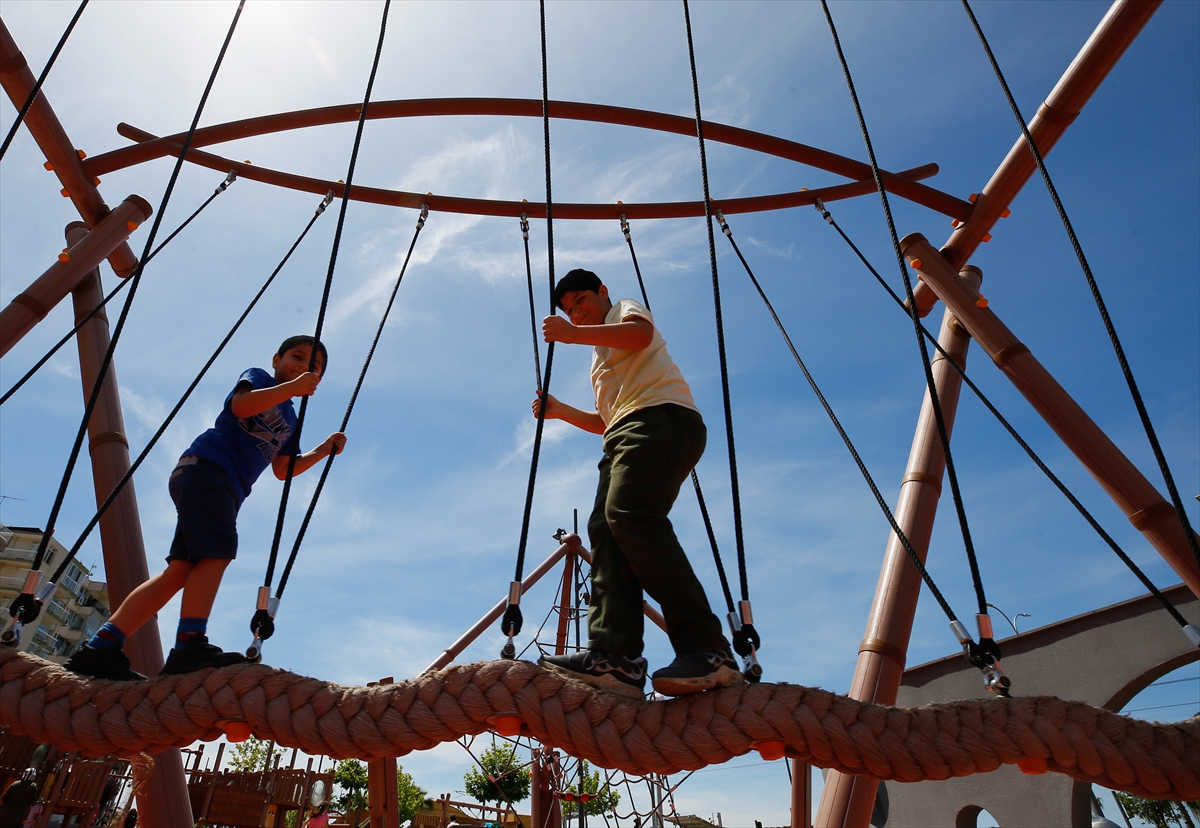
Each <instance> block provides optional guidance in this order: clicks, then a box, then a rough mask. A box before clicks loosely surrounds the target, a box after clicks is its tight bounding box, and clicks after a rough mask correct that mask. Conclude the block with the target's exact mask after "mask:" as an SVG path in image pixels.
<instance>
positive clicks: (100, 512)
mask: <svg viewBox="0 0 1200 828" xmlns="http://www.w3.org/2000/svg"><path fill="white" fill-rule="evenodd" d="M332 200H333V194H332V193H330V194H329V195H328V196H326V197H325V198H324V199H322V201H321V204H320V206H319V207H317V209H316V211H315V212H314V213H313V216H312V218H310V219H309V220H308V224H306V225H305V226H304V229H303V230H302V231H301V232H300V235H299V236H298V237H297V238H296V240H295V241H294V242H292V246H291V247H290V248H288V251H287V253H285V254H284V256H283V258H282V259H281V260H280V262H279V264H277V265H276V266H275V269H274V270H272V271H271V275H270V276H268V277H267V280H266V281H265V282H263V285H262V287H260V288H259V289H258V293H256V294H254V298H253V299H251V300H250V304H249V305H247V306H246V309H245V310H244V311H242V315H241V316H239V317H238V318H237V321H236V322H234V323H233V327H232V328H230V329H229V333H227V334H225V338H224V339H222V340H221V344H219V345H218V346H217V349H216V350H215V351H213V354H212V356H210V357H209V358H208V361H207V362H205V363H204V367H202V368H201V369H200V371H199V373H198V374H196V377H195V379H193V380H192V382H191V384H190V385H188V387H187V390H185V391H184V392H183V395H182V396H181V397H180V398H179V401H178V402H176V403H175V407H174V408H172V409H171V412H170V413H169V414H167V417H166V419H165V420H163V423H162V425H160V426H159V427H158V430H157V431H155V432H154V436H153V437H151V438H150V440H149V441H148V442H147V443H146V445H145V447H144V448H143V449H142V451H141V453H139V454H138V456H137V459H136V460H134V461H133V463H131V464H130V466H129V470H128V471H126V472H125V474H124V475H122V477H121V479H120V480H118V481H117V484H116V485H115V486H113V489H112V491H111V492H109V494H108V497H106V498H105V499H104V502H103V503H102V504H100V508H98V509H97V510H96V514H94V515H93V516H92V519H91V520H89V521H88V524H87V526H85V527H84V528H83V532H81V533H80V535H79V538H78V539H77V540H76V541H75V543H74V544H73V545H72V546H71V548H70V550H68V551H67V556H66V557H65V558H64V559H63V561H62V563H60V564H59V565H58V569H56V570H55V571H54V575H53V577H51V579H50V580H51V581H53V582H54V583H58V579H59V578H61V577H62V574H63V572H65V571H66V568H67V564H68V563H69V562H70V561H71V560H72V559H74V557H75V555H76V554H77V553H78V552H79V549H80V548H81V547H82V546H83V544H84V542H85V541H86V540H87V539H88V536H89V535H91V533H92V530H93V529H95V528H96V525H97V524H98V523H99V522H100V518H102V517H103V516H104V513H105V512H107V511H108V509H109V507H110V506H112V504H113V502H114V501H115V500H116V499H117V495H119V494H120V493H121V490H122V489H124V488H125V485H126V484H127V483H128V482H129V481H130V480H131V479H133V475H134V472H136V471H137V470H138V468H139V467H140V466H141V465H142V461H144V460H145V459H146V457H148V456H149V454H150V451H151V450H152V449H153V448H154V447H155V445H157V444H158V441H159V439H160V438H161V437H162V436H163V434H165V433H166V430H167V427H168V426H170V425H171V423H172V422H173V421H174V419H175V416H176V415H177V414H178V413H179V411H180V409H182V408H183V406H184V404H185V403H186V402H187V401H188V399H189V398H190V397H191V396H192V392H193V391H195V390H196V386H198V385H199V384H200V381H201V380H202V379H204V377H205V375H206V374H207V373H208V369H209V368H211V367H212V366H213V363H214V362H216V361H217V357H219V356H220V355H221V353H222V352H223V351H224V350H225V346H226V345H228V344H229V341H230V340H231V339H233V335H234V334H236V333H237V332H238V329H239V328H240V327H241V326H242V323H243V322H245V321H246V317H247V316H249V315H250V311H252V310H254V306H255V305H257V304H258V300H259V299H261V298H262V296H263V294H264V293H266V292H267V288H269V287H270V286H271V283H272V282H274V281H275V277H276V276H278V275H279V271H281V270H283V266H284V265H286V264H287V262H288V259H290V258H291V257H292V254H293V253H295V252H296V248H297V247H299V246H300V242H302V241H304V237H305V236H307V235H308V231H309V230H311V229H312V226H313V224H314V223H316V221H317V219H318V218H320V216H321V214H322V213H324V212H325V207H326V205H328V204H329V202H330V201H332Z"/></svg>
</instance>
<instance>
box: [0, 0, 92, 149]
mask: <svg viewBox="0 0 1200 828" xmlns="http://www.w3.org/2000/svg"><path fill="white" fill-rule="evenodd" d="M87 4H88V0H83V2H82V3H80V4H79V8H78V9H76V10H75V16H74V17H72V18H71V22H70V23H68V24H67V30H66V31H65V32H63V33H62V37H60V38H59V39H58V45H57V46H55V47H54V51H53V52H51V53H50V59H49V60H48V61H46V68H44V69H42V74H40V75H38V78H37V81H35V82H34V84H33V89H31V90H30V91H29V97H28V98H26V99H25V103H24V104H23V105H22V106H21V110H20V112H18V113H17V120H15V121H13V125H12V126H11V127H10V128H9V130H8V135H5V136H4V143H3V144H0V159H3V158H4V154H5V153H6V152H8V145H9V144H11V143H12V141H13V138H14V137H15V136H16V134H17V129H18V128H19V127H20V126H21V124H22V123H24V122H25V115H26V114H28V112H29V107H31V106H33V102H34V101H35V100H37V96H38V93H39V92H41V91H42V84H43V83H45V82H46V76H47V75H49V74H50V70H51V68H53V66H54V61H56V60H58V53H59V52H61V51H62V49H63V46H66V45H67V38H68V37H70V36H71V32H72V31H73V30H74V28H75V24H76V23H78V22H79V18H80V17H82V16H83V10H84V9H85V8H87Z"/></svg>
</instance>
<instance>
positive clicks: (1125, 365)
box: [962, 0, 1200, 567]
mask: <svg viewBox="0 0 1200 828" xmlns="http://www.w3.org/2000/svg"><path fill="white" fill-rule="evenodd" d="M962 4H963V8H965V9H966V10H967V16H968V17H970V18H971V25H972V26H974V27H975V33H976V34H977V35H979V41H980V42H981V43H982V44H983V48H984V51H986V52H987V56H988V61H989V62H990V63H991V64H992V70H993V71H994V72H995V73H996V79H997V80H999V81H1000V86H1001V87H1002V88H1003V89H1004V96H1005V97H1006V98H1008V105H1009V106H1010V107H1012V111H1013V115H1014V116H1016V119H1017V123H1018V124H1020V126H1021V133H1022V134H1023V135H1024V136H1025V142H1026V144H1028V146H1029V152H1030V153H1031V154H1032V155H1033V160H1034V161H1036V162H1037V167H1038V171H1039V172H1041V174H1042V180H1043V181H1045V182H1046V189H1047V190H1048V191H1049V193H1050V198H1052V199H1053V200H1054V208H1055V209H1056V210H1058V217H1059V218H1060V219H1061V220H1062V223H1063V227H1064V228H1066V231H1067V236H1068V238H1070V240H1071V247H1072V249H1074V251H1075V256H1076V258H1078V259H1079V266H1080V267H1081V268H1082V269H1083V275H1084V277H1085V278H1086V279H1087V284H1088V289H1089V290H1090V291H1091V293H1092V299H1093V300H1095V302H1096V309H1097V310H1099V311H1100V318H1101V319H1102V320H1103V321H1104V330H1105V331H1107V332H1108V338H1109V341H1110V342H1112V346H1113V351H1114V353H1116V355H1117V362H1118V363H1119V364H1120V366H1121V374H1122V375H1123V376H1124V377H1125V384H1126V385H1128V386H1129V393H1130V395H1131V396H1132V397H1133V404H1134V406H1135V407H1136V408H1137V412H1138V417H1139V418H1140V419H1141V421H1142V428H1143V429H1144V430H1145V432H1146V438H1147V439H1148V440H1149V441H1150V448H1152V449H1153V450H1154V459H1155V460H1157V461H1158V469H1159V471H1160V472H1162V476H1163V480H1164V481H1165V482H1166V484H1167V490H1168V491H1169V492H1170V493H1171V503H1172V505H1174V507H1175V514H1176V515H1177V516H1178V517H1179V522H1180V524H1182V526H1183V534H1184V536H1185V537H1186V538H1187V541H1188V545H1189V546H1190V547H1191V548H1192V555H1193V556H1195V558H1196V566H1198V567H1200V541H1198V540H1197V539H1196V533H1195V532H1194V531H1192V525H1191V522H1190V521H1189V520H1188V516H1187V510H1186V509H1185V508H1184V507H1183V499H1182V498H1181V497H1180V496H1179V489H1178V488H1177V487H1176V486H1175V477H1174V475H1172V474H1171V468H1170V466H1168V465H1167V456H1166V454H1164V453H1163V450H1162V445H1161V444H1160V443H1159V441H1158V434H1156V433H1155V431H1154V424H1153V423H1152V422H1151V421H1150V412H1149V411H1147V410H1146V403H1145V402H1144V401H1143V400H1142V392H1141V391H1139V390H1138V386H1137V380H1135V379H1134V377H1133V369H1131V368H1130V367H1129V361H1128V360H1127V359H1126V358H1125V349H1124V348H1122V347H1121V339H1120V337H1118V336H1117V329H1116V327H1115V326H1114V325H1113V321H1112V317H1110V316H1109V315H1108V307H1107V305H1105V303H1104V297H1103V296H1102V295H1101V294H1100V286H1099V285H1098V284H1096V277H1095V276H1093V275H1092V268H1091V266H1090V265H1089V264H1088V260H1087V256H1085V255H1084V253H1083V247H1082V246H1081V245H1080V244H1079V238H1078V237H1077V236H1076V235H1075V228H1074V226H1073V225H1072V224H1071V219H1070V218H1068V217H1067V211H1066V208H1064V207H1063V203H1062V200H1061V199H1060V198H1059V197H1058V190H1056V189H1055V187H1054V182H1053V181H1051V180H1050V173H1049V172H1048V171H1047V170H1046V162H1045V161H1044V160H1043V159H1042V154H1041V152H1039V151H1038V148H1037V144H1036V143H1034V140H1033V135H1032V134H1030V132H1029V125H1028V124H1026V123H1025V118H1024V116H1022V115H1021V110H1020V108H1019V107H1018V106H1017V101H1016V99H1015V98H1014V97H1013V93H1012V90H1011V89H1009V88H1008V82H1007V81H1006V80H1005V79H1004V73H1003V72H1001V71H1000V64H999V63H997V62H996V56H995V55H994V54H992V47H991V46H990V45H988V41H987V38H986V37H984V35H983V29H982V28H980V26H979V21H978V20H976V19H975V13H974V12H973V11H971V6H970V4H969V3H968V2H967V0H962Z"/></svg>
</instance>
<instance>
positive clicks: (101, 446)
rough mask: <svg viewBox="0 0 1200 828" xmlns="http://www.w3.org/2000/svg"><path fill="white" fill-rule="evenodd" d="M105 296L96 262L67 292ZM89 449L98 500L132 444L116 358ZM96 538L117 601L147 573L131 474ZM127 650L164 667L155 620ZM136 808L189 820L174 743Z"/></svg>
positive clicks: (71, 235) (96, 345)
mask: <svg viewBox="0 0 1200 828" xmlns="http://www.w3.org/2000/svg"><path fill="white" fill-rule="evenodd" d="M87 232H88V231H87V228H86V227H85V226H84V225H83V224H82V223H81V222H74V223H72V224H70V225H68V226H67V243H68V245H69V246H71V247H75V246H77V245H78V244H79V243H80V242H81V237H82V236H83V235H84V234H86V233H87ZM103 298H104V288H103V286H102V285H101V282H100V270H99V268H95V269H94V270H93V271H92V272H91V273H90V274H89V275H88V276H87V278H85V279H84V280H83V282H82V283H81V284H80V285H79V286H78V287H77V288H76V289H75V290H74V291H73V292H72V301H73V302H74V309H75V316H76V318H80V317H82V316H84V315H85V314H87V313H88V312H89V311H91V310H92V309H93V308H94V307H96V305H98V304H99V303H100V300H101V299H103ZM76 342H77V344H78V346H79V374H80V378H81V380H82V381H83V398H84V399H85V400H86V399H88V397H89V396H90V395H91V392H92V387H93V386H94V385H95V382H96V377H97V374H98V372H99V368H100V361H101V359H103V357H104V353H105V351H107V350H108V344H109V336H108V318H107V316H106V315H105V313H104V311H100V313H98V314H96V315H95V316H94V317H92V320H91V321H90V322H88V323H87V324H86V325H84V326H83V327H82V328H80V329H79V333H78V334H76ZM88 450H89V454H90V455H91V460H92V481H93V485H94V489H95V493H96V504H97V505H99V504H100V503H102V502H103V501H104V500H105V499H107V498H108V495H109V493H110V492H111V491H112V490H113V488H114V487H115V486H116V484H117V481H119V480H120V479H121V478H122V477H123V476H124V475H125V473H126V472H127V471H129V443H128V441H127V440H126V439H125V419H124V416H123V415H122V413H121V395H120V391H119V390H118V388H117V373H116V364H115V363H114V364H112V365H110V366H109V370H108V375H107V376H106V377H105V378H104V383H103V385H102V386H101V390H100V396H99V398H98V399H97V401H96V408H95V411H93V413H92V418H91V420H90V421H89V423H88ZM100 542H101V546H102V547H103V551H104V572H105V577H106V578H107V580H108V594H109V596H110V598H111V600H112V605H113V607H117V606H119V605H120V604H121V602H122V601H124V600H125V598H126V597H127V596H128V595H129V593H130V592H132V591H133V590H134V588H135V587H137V586H138V585H139V584H141V583H142V582H143V581H145V580H146V579H147V578H149V577H150V573H149V568H148V566H147V563H146V547H145V543H144V542H143V540H142V522H141V517H140V516H139V515H138V506H137V495H136V493H135V489H134V484H133V482H132V481H130V482H129V483H127V484H126V485H125V488H124V489H122V490H121V494H119V495H118V496H117V498H116V500H114V501H113V504H112V506H110V507H109V508H108V511H107V512H105V513H104V517H102V518H101V519H100ZM125 652H126V653H127V654H128V655H129V660H130V661H131V662H132V663H133V668H134V669H135V670H138V671H139V672H142V673H145V674H147V675H150V676H156V675H158V671H159V670H161V669H162V665H163V653H162V639H161V638H160V637H159V631H158V621H157V619H155V618H151V619H150V620H149V621H148V622H146V624H145V625H143V626H142V628H141V629H140V630H138V631H137V632H136V633H134V634H133V635H131V636H130V637H129V640H128V641H127V642H126V643H125ZM138 806H139V809H138V812H139V814H141V815H142V824H143V825H192V824H193V820H192V809H191V804H190V802H189V800H188V792H187V781H186V778H185V776H184V770H183V757H182V755H181V754H180V753H179V748H168V749H167V750H165V751H163V752H162V753H159V754H157V755H155V757H154V771H153V772H152V773H151V775H150V777H149V779H148V780H147V781H146V784H145V785H144V786H143V788H142V790H141V792H140V793H139V794H138Z"/></svg>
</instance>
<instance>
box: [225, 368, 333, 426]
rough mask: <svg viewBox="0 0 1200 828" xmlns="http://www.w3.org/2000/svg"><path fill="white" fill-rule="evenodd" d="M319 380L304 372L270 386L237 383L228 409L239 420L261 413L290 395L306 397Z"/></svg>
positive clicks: (287, 398)
mask: <svg viewBox="0 0 1200 828" xmlns="http://www.w3.org/2000/svg"><path fill="white" fill-rule="evenodd" d="M320 382H321V377H320V376H319V375H318V374H313V373H304V374H301V375H300V376H298V377H296V378H295V379H294V380H290V381H288V382H281V383H279V384H278V385H272V386H271V387H270V388H251V387H250V386H249V383H247V382H243V383H241V384H239V386H238V388H237V390H235V391H234V392H233V399H232V400H230V401H229V410H230V411H231V412H233V416H235V417H237V418H238V419H239V420H240V419H243V418H245V417H253V416H255V415H256V414H261V413H263V412H264V411H266V410H267V409H268V408H271V407H273V406H276V405H279V404H280V403H281V402H286V401H287V400H290V399H291V398H292V397H307V396H309V395H310V394H312V393H313V392H314V391H316V390H317V386H318V385H319V384H320Z"/></svg>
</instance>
